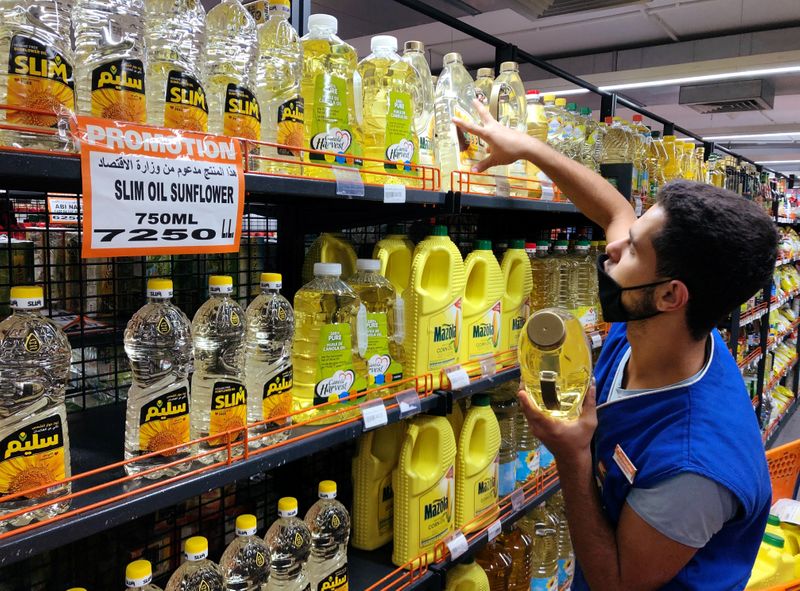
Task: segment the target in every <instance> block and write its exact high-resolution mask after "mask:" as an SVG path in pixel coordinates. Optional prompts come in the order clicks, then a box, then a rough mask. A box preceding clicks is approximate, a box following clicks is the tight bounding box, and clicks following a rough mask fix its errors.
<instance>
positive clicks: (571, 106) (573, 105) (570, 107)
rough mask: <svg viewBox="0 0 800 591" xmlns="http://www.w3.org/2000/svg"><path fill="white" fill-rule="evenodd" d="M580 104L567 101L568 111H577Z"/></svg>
mask: <svg viewBox="0 0 800 591" xmlns="http://www.w3.org/2000/svg"><path fill="white" fill-rule="evenodd" d="M577 110H578V104H577V103H567V111H577Z"/></svg>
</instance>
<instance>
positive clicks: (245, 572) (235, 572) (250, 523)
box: [219, 514, 270, 591]
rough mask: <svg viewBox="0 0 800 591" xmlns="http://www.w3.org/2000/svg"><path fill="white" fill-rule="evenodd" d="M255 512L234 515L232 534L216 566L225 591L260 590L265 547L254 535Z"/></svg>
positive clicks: (264, 577) (266, 569) (265, 562)
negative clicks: (223, 581)
mask: <svg viewBox="0 0 800 591" xmlns="http://www.w3.org/2000/svg"><path fill="white" fill-rule="evenodd" d="M257 529H258V521H257V520H256V516H255V515H250V514H244V515H239V516H238V517H236V537H235V538H234V539H233V541H232V542H231V543H230V544H229V545H228V547H227V548H225V552H223V553H222V557H221V558H220V559H219V568H220V570H221V571H222V576H223V577H225V589H226V591H262V589H263V588H264V586H266V584H267V579H268V578H269V558H270V557H269V548H268V547H267V544H266V542H264V540H262V539H261V538H260V537H259V536H257V535H256V530H257Z"/></svg>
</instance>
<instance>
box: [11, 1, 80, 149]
mask: <svg viewBox="0 0 800 591" xmlns="http://www.w3.org/2000/svg"><path fill="white" fill-rule="evenodd" d="M3 4H4V5H3V10H2V17H3V25H2V26H0V55H3V56H8V59H3V60H0V104H4V105H8V106H9V107H15V106H16V107H25V108H28V109H33V110H37V111H46V112H45V113H36V112H26V111H14V110H11V109H8V110H6V109H3V110H1V111H0V121H3V122H5V123H6V124H9V125H15V126H19V127H30V131H26V130H15V131H11V130H3V131H1V132H0V143H2V144H4V145H13V146H19V147H28V148H39V149H64V148H66V147H67V145H68V140H67V135H66V134H65V133H61V134H56V135H49V134H48V133H47V132H48V131H50V130H52V129H57V128H58V124H59V116H60V115H69V114H71V113H72V112H73V111H74V110H75V80H74V71H73V68H74V66H75V61H74V58H73V53H72V45H71V42H70V35H71V31H70V6H71V3H68V2H65V1H64V0H7V1H6V2H4V3H3ZM37 132H39V133H37Z"/></svg>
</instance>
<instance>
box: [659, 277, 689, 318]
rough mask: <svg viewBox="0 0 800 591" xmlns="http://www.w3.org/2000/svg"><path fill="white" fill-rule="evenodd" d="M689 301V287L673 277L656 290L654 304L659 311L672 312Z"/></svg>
mask: <svg viewBox="0 0 800 591" xmlns="http://www.w3.org/2000/svg"><path fill="white" fill-rule="evenodd" d="M688 303H689V288H688V287H686V284H685V283H684V282H683V281H679V280H677V279H673V280H672V281H670V282H669V283H665V284H664V285H662V286H660V287H659V288H658V290H657V291H656V305H657V307H658V309H659V311H661V312H674V311H676V310H680V309H681V308H683V307H685V306H686V305H687V304H688Z"/></svg>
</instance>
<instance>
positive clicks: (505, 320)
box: [499, 240, 533, 367]
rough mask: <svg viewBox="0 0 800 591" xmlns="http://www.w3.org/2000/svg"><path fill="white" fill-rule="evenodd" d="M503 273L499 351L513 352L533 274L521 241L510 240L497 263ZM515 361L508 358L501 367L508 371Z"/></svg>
mask: <svg viewBox="0 0 800 591" xmlns="http://www.w3.org/2000/svg"><path fill="white" fill-rule="evenodd" d="M500 270H501V271H502V273H503V285H504V286H505V290H504V292H503V300H502V308H501V315H500V319H501V322H500V347H499V349H500V351H512V350H515V349H516V348H517V346H518V344H519V335H520V333H521V332H522V326H523V325H524V324H525V321H526V320H527V319H528V316H529V315H530V309H531V300H530V297H531V291H532V290H533V273H532V270H531V262H530V259H529V258H528V254H527V253H526V252H525V241H524V240H512V241H511V242H510V243H509V249H508V250H507V251H506V252H505V254H504V255H503V262H502V263H500ZM515 364H516V359H513V358H510V359H508V361H507V362H506V363H505V364H504V365H505V366H506V367H510V366H512V365H515Z"/></svg>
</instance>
